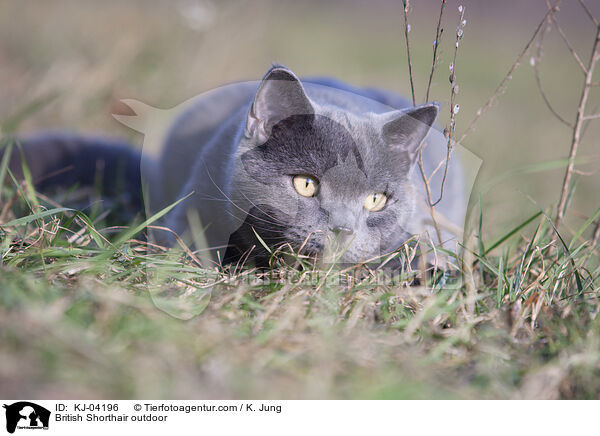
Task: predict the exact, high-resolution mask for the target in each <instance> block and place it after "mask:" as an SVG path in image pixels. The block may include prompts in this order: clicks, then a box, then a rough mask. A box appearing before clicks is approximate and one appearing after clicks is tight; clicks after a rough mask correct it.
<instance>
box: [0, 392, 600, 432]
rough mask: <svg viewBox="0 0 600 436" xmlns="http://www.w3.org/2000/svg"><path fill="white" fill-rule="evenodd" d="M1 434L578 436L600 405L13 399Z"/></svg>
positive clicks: (5, 403) (6, 409) (2, 421)
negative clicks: (542, 435) (564, 435)
mask: <svg viewBox="0 0 600 436" xmlns="http://www.w3.org/2000/svg"><path fill="white" fill-rule="evenodd" d="M2 404H3V406H4V412H5V413H2V414H1V415H2V418H0V425H1V426H2V428H0V435H2V434H13V433H14V434H16V435H19V436H27V435H30V434H31V435H34V436H36V435H37V436H40V432H36V430H44V431H43V432H42V433H41V434H43V435H45V436H46V435H47V436H50V435H52V434H56V435H61V436H62V435H66V436H68V435H78V436H79V435H81V434H85V435H102V436H105V435H106V434H110V433H113V434H136V433H137V434H144V435H154V434H161V435H164V434H165V432H170V433H171V434H176V435H180V434H244V435H252V434H260V435H271V434H272V435H277V436H281V435H282V434H286V435H296V434H298V435H303V436H306V435H311V434H326V433H329V434H358V433H361V434H378V433H380V432H381V434H400V433H404V434H444V435H445V436H448V435H455V434H456V435H461V436H465V435H470V434H473V435H478V436H480V435H481V434H486V435H495V434H499V435H500V434H502V435H506V434H513V433H515V432H517V433H519V434H533V433H535V434H577V433H579V432H581V433H583V432H586V431H589V430H591V429H594V430H595V429H596V424H595V422H594V420H595V418H594V417H595V416H596V411H597V408H598V403H597V402H595V401H590V402H580V401H576V402H575V401H572V402H564V401H563V402H556V401H554V402H541V401H528V402H519V401H316V400H310V401H288V400H286V401H261V400H256V401H254V400H253V401H250V400H218V401H213V400H203V401H195V400H190V401H179V400H178V401H146V400H140V401H46V400H40V401H37V400H31V401H21V400H5V401H2ZM142 432H143V433H142Z"/></svg>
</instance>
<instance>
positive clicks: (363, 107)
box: [25, 65, 466, 265]
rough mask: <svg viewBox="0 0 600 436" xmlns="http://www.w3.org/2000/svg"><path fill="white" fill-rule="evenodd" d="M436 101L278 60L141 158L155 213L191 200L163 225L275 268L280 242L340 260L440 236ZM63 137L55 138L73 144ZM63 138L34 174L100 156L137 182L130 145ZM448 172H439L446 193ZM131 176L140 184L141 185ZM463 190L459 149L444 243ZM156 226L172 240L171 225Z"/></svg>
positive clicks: (452, 234)
mask: <svg viewBox="0 0 600 436" xmlns="http://www.w3.org/2000/svg"><path fill="white" fill-rule="evenodd" d="M438 112H439V106H438V105H437V104H435V103H428V104H424V105H421V106H417V107H411V105H410V104H408V103H407V102H406V101H405V100H404V99H402V98H401V97H399V96H398V95H396V94H394V93H391V92H387V91H381V90H377V89H358V88H353V87H351V86H349V85H346V84H344V83H342V82H339V81H337V80H334V79H323V78H320V79H305V80H303V81H301V80H300V79H299V78H298V77H297V76H296V75H295V74H294V73H293V72H292V71H290V70H289V69H288V68H286V67H284V66H281V65H274V66H273V67H271V68H270V69H269V71H268V72H267V73H266V75H265V77H264V78H263V80H262V81H261V82H259V83H239V84H233V85H228V86H225V87H222V88H218V89H216V90H213V91H211V92H209V93H207V94H205V95H202V96H200V97H199V98H197V99H195V100H194V102H193V104H191V105H187V106H186V108H185V110H184V111H183V113H182V114H180V115H178V117H177V118H176V120H175V122H174V123H173V125H172V126H171V127H170V129H169V133H168V135H167V136H166V139H165V140H164V144H163V146H162V150H161V152H160V154H159V157H158V158H147V157H145V158H144V159H143V163H142V165H141V174H142V176H143V177H142V179H143V181H144V184H145V187H146V192H147V193H148V196H147V197H146V199H145V200H146V208H147V211H148V212H149V213H150V214H152V213H155V212H157V211H159V210H161V209H163V208H165V207H167V206H169V205H170V204H172V203H173V202H175V201H176V200H178V199H181V198H185V199H184V200H183V201H181V202H180V203H179V204H177V206H176V207H175V208H174V209H173V210H172V211H170V213H168V214H167V215H166V216H165V217H164V218H163V221H162V223H161V224H162V225H164V226H166V227H168V228H170V229H171V230H172V231H174V232H175V233H176V234H177V235H179V236H180V237H181V238H183V240H184V241H186V242H187V243H188V244H190V245H194V243H196V245H198V241H199V240H201V241H203V242H201V243H200V245H206V246H207V247H208V248H211V249H212V251H211V252H212V254H213V259H214V260H215V262H220V263H222V264H227V263H231V262H240V261H241V260H243V261H244V262H252V263H254V264H258V265H265V264H267V263H268V261H269V258H270V256H271V252H273V250H276V249H277V248H279V247H289V248H291V249H292V250H294V251H296V252H300V253H302V254H306V255H311V256H312V255H316V256H319V257H326V256H333V257H332V258H335V259H336V260H337V261H339V262H342V263H358V262H367V261H377V260H378V259H379V260H380V259H381V258H382V256H383V255H385V254H388V253H391V252H393V251H394V250H396V249H398V248H399V247H400V246H401V245H402V244H403V243H404V242H405V241H406V240H407V239H409V238H410V237H411V236H413V235H417V234H419V235H427V238H429V239H431V240H432V241H433V242H434V243H437V244H439V243H440V241H439V240H438V237H437V236H438V235H437V232H436V231H435V230H434V229H433V227H432V226H431V216H430V214H429V211H428V208H427V205H426V201H425V191H424V188H423V187H424V184H423V182H422V180H421V175H420V173H419V171H418V170H416V169H415V167H416V161H417V158H418V156H419V151H420V150H421V149H422V148H423V147H424V144H427V146H426V147H424V148H423V163H424V166H425V169H426V172H427V173H428V174H430V173H431V172H432V171H433V169H434V168H435V167H437V166H438V164H439V163H440V162H442V161H443V159H444V158H445V153H446V140H445V139H444V137H443V136H442V135H441V134H439V132H437V131H435V130H433V129H431V126H432V125H433V124H434V122H435V120H436V118H437V116H438ZM61 138H63V137H62V136H59V137H58V139H56V138H54V143H55V144H62V143H64V142H65V141H64V140H61ZM26 142H27V141H26ZM44 142H46V143H47V135H46V136H41V137H38V138H36V139H34V140H31V141H29V144H27V143H26V144H25V151H26V152H27V151H29V152H28V153H26V155H28V156H30V157H31V156H33V155H34V154H35V153H33V152H31V151H30V150H33V149H35V147H36V146H37V147H38V149H40V148H42V147H46V148H47V146H43V145H42V144H43V143H44ZM66 142H67V143H70V144H72V146H71V148H69V150H70V151H69V153H63V154H65V156H63V157H61V158H59V157H56V156H55V158H54V161H55V162H53V163H52V165H46V166H44V165H41V167H43V168H37V169H36V174H37V175H38V176H40V175H41V174H44V173H49V172H51V171H56V170H57V169H58V168H60V167H61V165H63V166H64V165H67V164H69V163H71V164H73V166H74V167H75V168H84V167H85V168H88V169H89V168H91V163H90V162H91V161H94V160H97V159H103V160H104V165H103V171H104V172H105V173H107V172H111V171H112V173H110V174H109V176H108V177H104V180H109V183H108V186H105V188H106V189H108V190H110V189H111V188H112V190H113V191H114V190H115V189H114V186H113V185H114V184H112V183H111V181H114V179H115V174H116V173H117V168H118V167H119V165H120V167H121V168H128V171H129V172H126V174H125V177H126V178H127V179H130V178H131V176H132V174H131V172H134V173H135V172H136V171H139V169H138V168H139V167H138V166H136V163H135V162H136V156H134V155H133V154H132V152H131V151H130V149H126V147H123V146H120V145H118V144H117V145H115V144H113V146H112V147H109V148H110V150H111V152H112V155H110V156H108V155H107V154H106V150H105V149H106V148H107V147H104V145H103V144H102V143H101V142H102V141H90V140H87V143H86V142H85V141H83V142H82V141H77V139H76V138H70V140H69V141H66ZM62 147H63V148H65V147H64V145H63V146H62ZM58 148H59V146H58V145H55V147H54V150H55V151H56V150H57V149H58ZM66 148H68V147H66ZM126 150H127V151H126ZM119 156H121V157H126V159H124V160H121V161H119ZM28 159H29V158H28ZM34 160H35V159H34ZM83 161H84V162H83ZM123 162H125V163H123ZM132 162H133V163H132ZM31 164H32V165H33V166H36V167H39V166H40V165H36V162H32V163H31ZM88 172H89V171H86V173H88ZM91 173H93V171H91ZM442 173H443V171H438V172H437V174H436V176H435V177H433V178H432V182H431V185H432V189H433V191H434V192H436V193H437V192H439V189H440V184H441V175H442ZM136 176H137V174H136ZM82 177H83V176H81V175H80V177H79V178H80V179H81V178H82ZM88 177H89V174H88ZM71 178H73V177H71ZM75 178H77V177H75ZM52 183H57V181H56V180H54V181H52ZM105 185H106V183H105ZM128 185H129V186H130V187H132V188H133V190H137V191H138V192H139V185H138V184H136V183H135V182H131V181H129V182H128ZM465 197H466V194H465V189H464V183H463V178H462V174H461V168H460V164H459V162H457V161H456V160H454V161H453V164H452V165H451V166H450V168H449V173H448V181H447V184H446V190H445V194H444V198H443V200H442V201H441V202H440V204H439V205H438V206H437V210H438V211H439V213H440V214H441V216H440V221H441V222H442V232H441V233H442V234H441V236H442V239H443V240H444V241H442V242H446V243H447V241H449V240H453V239H456V236H457V235H456V231H455V229H456V228H459V229H460V228H462V225H463V220H464V214H465V203H466V198H465ZM131 198H132V199H131V202H133V203H135V204H137V203H138V202H139V200H138V196H137V195H132V196H131ZM190 223H192V224H193V223H196V224H197V225H196V226H194V225H190ZM202 229H204V230H202ZM198 232H202V235H200V236H202V237H201V238H198V236H199V235H198V234H194V233H198ZM150 236H151V237H152V238H153V239H156V240H157V242H160V243H169V244H172V243H173V238H172V234H171V233H169V232H152V233H151V235H150ZM196 248H199V247H196Z"/></svg>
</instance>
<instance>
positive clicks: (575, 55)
mask: <svg viewBox="0 0 600 436" xmlns="http://www.w3.org/2000/svg"><path fill="white" fill-rule="evenodd" d="M546 6H547V7H548V9H551V8H552V6H550V0H546ZM550 20H551V21H552V24H554V27H555V28H556V30H557V31H558V34H559V35H560V37H561V38H562V40H563V41H564V43H565V45H566V46H567V48H568V49H569V51H570V52H571V55H573V58H575V61H576V62H577V65H579V68H581V71H583V74H587V69H586V67H585V65H584V64H583V62H582V60H581V58H580V57H579V55H578V54H577V52H576V51H575V49H574V48H573V46H572V45H571V42H570V41H569V39H568V38H567V35H565V32H563V30H562V28H561V27H560V25H559V24H558V20H557V19H556V17H555V16H554V14H550Z"/></svg>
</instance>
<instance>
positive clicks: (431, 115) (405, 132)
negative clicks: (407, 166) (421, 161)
mask: <svg viewBox="0 0 600 436" xmlns="http://www.w3.org/2000/svg"><path fill="white" fill-rule="evenodd" d="M439 112H440V105H439V104H438V103H427V104H424V105H421V106H416V107H414V108H411V109H408V110H403V111H398V112H397V113H395V114H394V115H391V117H390V115H389V114H388V117H387V118H388V120H389V119H390V118H391V120H389V121H387V122H386V123H385V124H384V125H383V129H382V134H383V140H384V141H385V142H386V143H387V144H388V145H389V146H390V147H391V148H393V149H395V150H397V151H399V152H402V153H406V155H407V157H408V159H409V160H410V163H411V165H412V164H414V163H415V161H416V159H417V154H418V152H419V149H420V148H421V144H422V143H423V140H424V139H425V137H426V136H427V134H428V133H429V130H430V129H431V126H432V125H433V123H435V120H436V119H437V117H438V114H439Z"/></svg>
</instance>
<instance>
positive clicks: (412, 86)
mask: <svg viewBox="0 0 600 436" xmlns="http://www.w3.org/2000/svg"><path fill="white" fill-rule="evenodd" d="M402 3H403V4H404V9H403V10H404V36H405V38H406V56H407V58H408V77H409V79H410V91H411V93H412V101H413V106H415V105H416V104H417V99H416V98H415V84H414V81H413V72H412V60H411V58H410V40H409V39H408V34H409V33H410V24H409V22H408V0H402Z"/></svg>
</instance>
